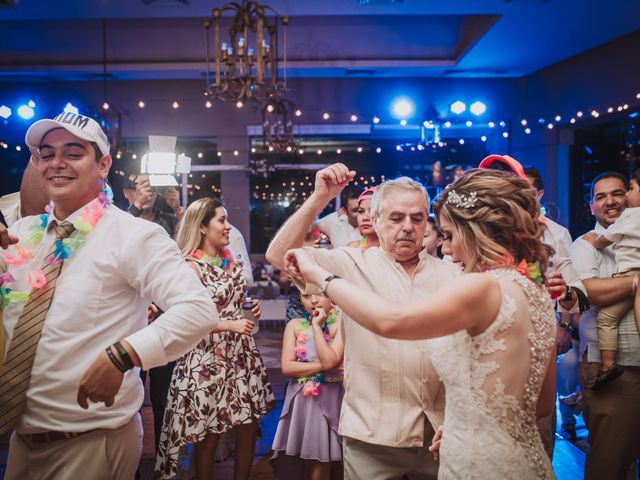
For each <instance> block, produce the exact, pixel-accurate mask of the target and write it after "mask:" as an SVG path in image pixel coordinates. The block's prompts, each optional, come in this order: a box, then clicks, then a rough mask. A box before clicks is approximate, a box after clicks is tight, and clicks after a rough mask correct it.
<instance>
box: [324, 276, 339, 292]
mask: <svg viewBox="0 0 640 480" xmlns="http://www.w3.org/2000/svg"><path fill="white" fill-rule="evenodd" d="M336 278H340V277H339V276H338V275H329V276H328V277H327V278H325V279H324V283H323V285H322V294H323V295H324V296H327V288H328V287H329V283H331V280H335V279H336Z"/></svg>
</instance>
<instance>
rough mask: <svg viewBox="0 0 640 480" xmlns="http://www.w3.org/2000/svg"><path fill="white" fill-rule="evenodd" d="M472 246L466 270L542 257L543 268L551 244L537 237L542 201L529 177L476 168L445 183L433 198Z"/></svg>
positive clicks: (541, 227) (436, 209) (438, 214)
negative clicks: (438, 193) (540, 201)
mask: <svg viewBox="0 0 640 480" xmlns="http://www.w3.org/2000/svg"><path fill="white" fill-rule="evenodd" d="M433 211H434V213H435V215H436V218H438V219H440V218H446V219H447V220H448V221H449V222H450V223H451V224H452V225H454V227H455V229H456V233H457V234H458V236H459V237H460V239H461V241H462V244H463V245H464V247H465V248H466V249H467V251H469V252H471V254H472V260H471V262H469V263H468V264H467V265H465V271H466V272H479V271H483V270H486V269H491V268H497V267H505V266H512V265H513V264H514V263H515V264H516V265H517V264H519V263H520V262H521V261H522V260H526V261H527V263H529V262H536V261H538V262H540V269H541V271H542V273H543V274H544V271H545V268H546V264H547V260H548V259H549V256H550V255H552V254H553V249H552V248H551V247H549V246H547V245H544V244H543V243H542V241H541V239H542V234H543V233H544V228H545V226H544V224H543V223H541V222H540V220H539V217H540V204H539V202H538V199H537V198H536V196H535V193H534V191H533V190H532V189H531V186H530V185H529V183H528V182H527V181H525V180H522V179H520V178H518V177H516V176H515V175H513V174H511V173H506V172H501V171H497V170H486V169H474V170H470V171H468V172H467V173H465V174H464V175H463V176H462V177H460V178H459V179H458V180H457V181H456V182H454V183H453V184H451V185H449V186H448V187H447V188H446V189H445V190H444V191H443V192H442V194H441V195H440V197H439V198H438V200H436V201H435V202H434V204H433Z"/></svg>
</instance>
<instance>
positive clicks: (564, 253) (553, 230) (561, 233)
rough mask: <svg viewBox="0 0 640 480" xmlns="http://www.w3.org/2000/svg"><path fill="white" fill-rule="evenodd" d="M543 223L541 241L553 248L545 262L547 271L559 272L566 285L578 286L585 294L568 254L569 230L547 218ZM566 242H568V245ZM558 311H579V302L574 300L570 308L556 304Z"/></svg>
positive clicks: (585, 292) (585, 290)
mask: <svg viewBox="0 0 640 480" xmlns="http://www.w3.org/2000/svg"><path fill="white" fill-rule="evenodd" d="M545 225H546V228H545V229H544V234H543V235H542V242H543V243H545V244H547V245H549V246H550V247H552V248H553V250H554V254H553V255H552V256H551V258H549V262H548V263H547V273H551V272H560V273H561V274H562V278H564V281H565V283H566V284H567V285H570V286H571V287H574V288H579V289H580V290H581V291H582V292H584V294H585V295H586V294H587V289H586V288H585V287H584V285H583V283H582V281H581V279H580V276H579V275H578V272H577V271H576V269H575V267H574V265H573V262H572V261H571V256H570V255H569V247H571V235H570V234H569V231H568V230H567V229H566V228H564V227H563V226H562V225H558V224H557V223H555V222H554V221H552V220H549V219H548V218H545ZM567 238H568V240H567ZM567 243H568V244H569V245H568V246H567ZM558 311H560V312H568V313H580V304H579V302H575V304H574V305H573V307H571V309H570V310H567V309H565V308H564V307H563V306H562V305H560V304H558Z"/></svg>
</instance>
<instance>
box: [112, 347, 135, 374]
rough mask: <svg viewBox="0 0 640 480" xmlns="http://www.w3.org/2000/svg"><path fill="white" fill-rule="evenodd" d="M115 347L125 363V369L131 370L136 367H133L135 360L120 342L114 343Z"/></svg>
mask: <svg viewBox="0 0 640 480" xmlns="http://www.w3.org/2000/svg"><path fill="white" fill-rule="evenodd" d="M113 346H114V347H116V350H117V351H118V355H120V359H121V360H122V363H124V366H125V368H126V369H127V370H131V369H132V368H133V367H134V365H133V360H131V357H130V356H129V354H128V353H127V350H126V349H125V348H124V347H123V346H122V344H121V343H120V342H116V343H114V344H113Z"/></svg>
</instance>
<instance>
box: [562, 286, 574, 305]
mask: <svg viewBox="0 0 640 480" xmlns="http://www.w3.org/2000/svg"><path fill="white" fill-rule="evenodd" d="M566 288H567V293H566V295H565V297H564V299H565V300H569V301H571V300H573V295H574V292H575V291H574V289H573V287H572V286H570V285H567V286H566Z"/></svg>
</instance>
